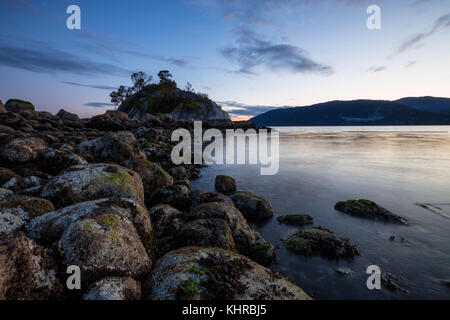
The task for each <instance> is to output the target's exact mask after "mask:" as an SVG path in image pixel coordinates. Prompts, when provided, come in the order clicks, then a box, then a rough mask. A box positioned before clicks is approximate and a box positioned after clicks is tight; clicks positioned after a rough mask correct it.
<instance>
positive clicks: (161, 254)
mask: <svg viewBox="0 0 450 320" xmlns="http://www.w3.org/2000/svg"><path fill="white" fill-rule="evenodd" d="M207 127H219V128H221V129H226V128H236V127H239V128H244V129H245V128H249V127H254V125H252V124H249V123H231V122H229V121H227V122H223V123H221V124H220V123H217V122H214V123H206V125H205V128H207ZM178 128H186V129H187V130H192V129H193V122H192V121H185V120H174V119H173V118H172V117H169V116H164V115H161V116H148V117H146V119H145V120H144V121H143V120H129V119H128V116H127V114H126V113H123V112H119V111H108V112H106V113H105V114H103V115H98V116H94V117H92V118H90V119H80V118H79V117H78V116H77V115H75V114H72V113H69V112H67V111H65V110H61V111H59V112H58V113H57V114H56V115H52V114H50V113H48V112H37V111H35V110H34V106H33V105H32V104H31V103H28V102H24V101H20V100H10V101H8V102H7V103H6V104H5V106H3V104H2V105H1V108H0V163H1V165H0V210H1V211H0V299H12V300H13V299H33V300H34V299H39V300H40V299H58V300H59V299H85V300H140V299H310V297H309V296H308V295H307V294H306V293H305V292H304V291H303V290H302V289H301V288H300V287H298V286H297V285H296V284H295V283H293V282H292V281H290V280H288V279H286V278H285V277H283V276H282V275H280V274H279V273H277V272H274V271H272V270H270V269H268V268H267V266H268V265H269V264H270V263H271V262H272V261H273V260H274V259H275V248H274V247H273V246H272V245H271V244H270V243H269V242H267V241H265V240H264V239H263V238H262V236H261V235H260V234H259V233H258V232H257V231H256V230H254V229H252V228H251V227H250V226H249V224H248V223H247V220H246V219H251V220H259V219H267V218H269V217H271V216H272V215H273V209H272V208H271V206H270V204H269V203H268V202H267V201H266V200H265V199H263V198H260V197H258V196H256V195H253V194H251V193H248V192H236V191H237V189H236V185H235V182H234V181H233V180H232V178H227V177H225V178H224V177H218V179H217V181H216V188H217V190H220V191H222V192H224V193H226V194H227V195H225V194H224V193H219V192H203V191H200V190H191V188H190V185H191V183H190V181H191V179H195V178H198V177H199V176H200V175H201V172H200V168H201V166H196V165H179V166H176V165H174V164H173V163H172V162H171V160H170V152H171V149H172V147H173V143H172V142H171V140H170V137H171V131H172V130H174V129H178ZM74 266H75V267H76V268H79V270H80V275H81V278H80V289H78V288H75V289H73V288H72V289H73V290H70V288H69V286H68V284H69V280H70V278H71V273H70V272H69V270H71V268H73V267H74ZM75 282H76V281H75Z"/></svg>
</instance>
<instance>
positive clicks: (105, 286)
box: [83, 277, 142, 301]
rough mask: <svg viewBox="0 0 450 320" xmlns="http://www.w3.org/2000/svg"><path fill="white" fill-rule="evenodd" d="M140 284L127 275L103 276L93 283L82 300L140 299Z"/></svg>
mask: <svg viewBox="0 0 450 320" xmlns="http://www.w3.org/2000/svg"><path fill="white" fill-rule="evenodd" d="M141 296H142V294H141V284H140V283H139V282H138V281H136V280H134V279H132V278H129V277H109V278H103V279H101V280H99V281H97V282H95V283H93V284H92V285H91V286H90V287H89V289H88V291H87V292H86V294H85V295H84V296H83V300H95V301H98V300H114V301H119V300H141Z"/></svg>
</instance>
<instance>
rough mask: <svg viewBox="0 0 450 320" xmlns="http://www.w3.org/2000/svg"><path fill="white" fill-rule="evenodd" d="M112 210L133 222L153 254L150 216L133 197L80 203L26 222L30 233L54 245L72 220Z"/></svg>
mask: <svg viewBox="0 0 450 320" xmlns="http://www.w3.org/2000/svg"><path fill="white" fill-rule="evenodd" d="M109 209H113V210H114V213H115V214H119V215H121V216H123V217H125V218H127V219H129V220H131V221H132V222H133V224H134V226H135V228H136V230H137V232H138V233H139V236H140V238H141V242H142V243H143V244H144V246H145V247H146V249H147V252H148V253H149V254H150V253H151V252H152V250H153V229H152V223H151V221H150V216H149V213H148V212H147V209H146V208H145V207H144V206H143V205H142V204H140V203H139V202H137V201H135V200H132V199H122V198H105V199H99V200H94V201H88V202H82V203H77V204H74V205H71V206H69V207H65V208H62V209H60V210H57V211H54V212H49V213H47V214H44V215H42V216H40V217H38V218H35V219H33V220H31V222H30V223H29V224H28V225H27V235H28V236H29V237H30V238H32V239H35V240H36V241H37V242H39V243H43V244H51V243H53V242H54V241H56V240H59V239H60V238H61V236H62V234H63V232H64V231H65V230H66V229H67V228H68V227H69V226H70V225H71V224H72V223H74V222H76V221H79V220H81V219H84V218H88V217H89V216H90V215H95V214H99V213H101V212H102V211H107V210H109Z"/></svg>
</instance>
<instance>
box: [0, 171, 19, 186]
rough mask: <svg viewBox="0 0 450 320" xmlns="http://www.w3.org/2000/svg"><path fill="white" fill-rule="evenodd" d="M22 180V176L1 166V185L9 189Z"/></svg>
mask: <svg viewBox="0 0 450 320" xmlns="http://www.w3.org/2000/svg"><path fill="white" fill-rule="evenodd" d="M21 182H22V177H20V176H19V175H18V174H16V173H14V172H13V171H12V170H10V169H7V168H0V186H4V185H5V184H6V186H4V187H3V188H6V189H9V188H10V187H11V186H13V185H16V184H19V183H21Z"/></svg>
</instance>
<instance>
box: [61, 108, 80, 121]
mask: <svg viewBox="0 0 450 320" xmlns="http://www.w3.org/2000/svg"><path fill="white" fill-rule="evenodd" d="M56 116H58V117H59V118H60V119H61V120H62V121H64V122H66V121H79V120H80V117H78V115H77V114H74V113H70V112H69V111H66V110H64V109H61V110H59V111H58V113H57V114H56Z"/></svg>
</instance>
